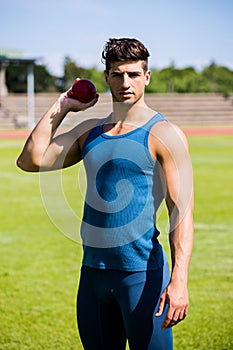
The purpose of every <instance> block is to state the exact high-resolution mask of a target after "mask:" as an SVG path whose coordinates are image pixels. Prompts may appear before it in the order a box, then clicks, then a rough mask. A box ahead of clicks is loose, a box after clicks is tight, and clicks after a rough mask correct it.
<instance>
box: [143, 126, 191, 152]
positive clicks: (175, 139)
mask: <svg viewBox="0 0 233 350" xmlns="http://www.w3.org/2000/svg"><path fill="white" fill-rule="evenodd" d="M149 146H150V148H151V149H152V151H153V153H154V154H155V155H156V158H157V157H159V156H165V155H166V154H168V153H169V154H172V155H174V154H175V153H183V152H184V153H187V152H188V141H187V138H186V136H185V134H184V132H183V131H182V129H181V128H180V127H179V126H177V125H176V124H173V123H171V122H169V121H168V122H167V121H162V122H159V123H157V124H155V125H154V126H153V128H152V129H151V133H150V138H149Z"/></svg>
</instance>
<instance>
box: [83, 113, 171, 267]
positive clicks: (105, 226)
mask: <svg viewBox="0 0 233 350" xmlns="http://www.w3.org/2000/svg"><path fill="white" fill-rule="evenodd" d="M164 120H166V119H165V118H164V117H163V116H162V115H161V114H160V113H157V114H156V115H155V116H154V117H153V118H151V119H150V120H149V121H148V122H147V123H146V124H144V125H143V126H141V127H139V128H137V129H134V130H132V131H130V132H128V133H126V134H122V135H118V136H110V135H107V134H106V133H104V131H103V125H98V126H96V127H95V128H93V129H92V131H91V132H90V133H89V135H88V137H87V139H86V141H85V143H84V145H83V148H82V158H83V162H84V166H85V169H86V176H87V192H86V198H85V204H84V212H83V220H82V225H81V236H82V240H83V265H86V266H89V267H93V268H99V269H117V270H125V271H146V270H150V269H156V268H159V267H161V266H162V265H163V251H162V247H161V246H160V244H159V242H158V239H157V237H158V235H159V231H158V230H157V228H156V225H155V198H154V194H153V193H154V191H153V188H154V187H156V181H155V176H154V174H155V169H156V167H157V163H156V162H155V161H154V160H153V159H152V157H151V154H150V151H149V148H148V136H149V132H150V129H151V127H152V126H153V125H154V124H156V123H157V122H159V121H164Z"/></svg>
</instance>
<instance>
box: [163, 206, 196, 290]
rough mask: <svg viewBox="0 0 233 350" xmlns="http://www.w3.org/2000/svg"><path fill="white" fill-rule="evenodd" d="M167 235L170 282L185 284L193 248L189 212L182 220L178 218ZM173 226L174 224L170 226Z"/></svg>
mask: <svg viewBox="0 0 233 350" xmlns="http://www.w3.org/2000/svg"><path fill="white" fill-rule="evenodd" d="M178 220H179V219H178V218H177V223H176V226H174V227H172V230H171V232H170V234H169V243H170V249H171V261H172V273H171V282H173V281H174V282H175V281H179V283H184V284H187V280H188V269H189V264H190V259H191V255H192V248H193V236H194V233H193V231H194V230H193V218H192V211H191V210H189V211H188V212H187V213H186V214H185V217H184V218H180V222H179V221H178ZM172 225H174V223H173V224H172Z"/></svg>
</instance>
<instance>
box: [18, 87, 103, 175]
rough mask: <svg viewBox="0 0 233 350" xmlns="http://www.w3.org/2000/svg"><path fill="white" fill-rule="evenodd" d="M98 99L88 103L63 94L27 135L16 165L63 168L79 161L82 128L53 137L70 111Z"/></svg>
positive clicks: (89, 105) (48, 168)
mask: <svg viewBox="0 0 233 350" xmlns="http://www.w3.org/2000/svg"><path fill="white" fill-rule="evenodd" d="M96 102H97V98H96V99H94V100H92V101H91V102H89V103H85V104H84V103H81V102H79V101H77V100H74V99H71V98H68V97H67V94H66V93H64V94H61V95H60V97H59V98H58V99H57V101H56V102H55V103H54V104H53V106H52V107H51V108H50V109H49V110H48V111H47V113H45V115H44V116H43V117H42V118H41V120H40V121H39V122H38V124H37V125H36V127H35V128H34V130H33V131H32V132H31V134H30V136H29V137H28V139H27V141H26V143H25V146H24V148H23V150H22V153H21V154H20V156H19V158H18V159H17V165H18V166H19V167H20V168H21V169H23V170H25V171H30V172H38V171H43V170H54V169H61V168H65V167H67V166H70V165H73V164H75V163H77V162H78V161H79V160H80V159H81V153H80V146H79V137H80V136H81V135H82V133H84V131H83V130H81V129H82V128H78V127H76V128H74V129H72V130H71V131H69V132H67V133H63V134H61V135H58V136H56V137H54V134H55V132H56V130H57V128H58V127H59V125H60V124H61V122H62V121H63V119H64V118H65V117H66V115H67V113H68V112H70V111H76V112H78V111H81V110H84V109H86V108H89V107H91V106H93V105H94V104H95V103H96Z"/></svg>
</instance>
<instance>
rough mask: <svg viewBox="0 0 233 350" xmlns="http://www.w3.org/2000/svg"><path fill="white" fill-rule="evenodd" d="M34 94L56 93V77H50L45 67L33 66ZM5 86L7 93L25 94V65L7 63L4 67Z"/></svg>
mask: <svg viewBox="0 0 233 350" xmlns="http://www.w3.org/2000/svg"><path fill="white" fill-rule="evenodd" d="M34 77H35V79H34V80H35V92H45V91H46V92H54V91H57V87H56V83H55V81H56V77H54V76H52V75H51V74H50V73H49V72H48V70H47V68H46V66H44V65H37V64H35V65H34ZM6 84H7V87H8V91H9V92H13V93H18V92H20V93H26V92H27V65H26V64H25V63H20V64H19V63H17V64H16V63H9V64H8V66H7V67H6Z"/></svg>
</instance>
